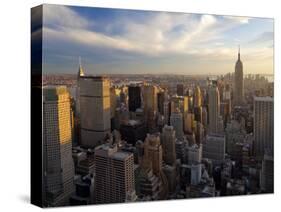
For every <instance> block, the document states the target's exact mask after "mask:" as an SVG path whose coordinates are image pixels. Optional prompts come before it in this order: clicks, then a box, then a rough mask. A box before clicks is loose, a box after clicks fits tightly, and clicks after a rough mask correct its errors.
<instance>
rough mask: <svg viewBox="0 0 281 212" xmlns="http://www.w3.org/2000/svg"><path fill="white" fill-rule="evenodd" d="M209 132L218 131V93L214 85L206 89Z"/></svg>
mask: <svg viewBox="0 0 281 212" xmlns="http://www.w3.org/2000/svg"><path fill="white" fill-rule="evenodd" d="M208 109H209V110H208V114H209V133H218V132H219V114H220V95H219V90H218V88H217V86H216V85H210V87H209V89H208Z"/></svg>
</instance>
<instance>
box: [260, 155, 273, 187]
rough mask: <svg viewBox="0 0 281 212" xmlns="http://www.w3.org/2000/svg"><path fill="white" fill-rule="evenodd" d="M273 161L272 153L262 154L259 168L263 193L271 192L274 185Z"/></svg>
mask: <svg viewBox="0 0 281 212" xmlns="http://www.w3.org/2000/svg"><path fill="white" fill-rule="evenodd" d="M273 169H274V161H273V156H272V153H270V154H267V153H265V154H264V158H263V160H262V169H261V190H262V191H263V192H265V193H272V192H273V189H274V186H273V183H274V174H273V173H274V171H273Z"/></svg>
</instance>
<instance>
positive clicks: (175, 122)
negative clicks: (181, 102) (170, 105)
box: [170, 109, 184, 139]
mask: <svg viewBox="0 0 281 212" xmlns="http://www.w3.org/2000/svg"><path fill="white" fill-rule="evenodd" d="M170 125H171V126H173V127H174V130H175V131H176V137H177V139H181V138H182V137H183V135H184V134H183V117H182V113H181V112H180V111H179V110H178V109H177V110H176V111H175V112H173V113H172V114H171V117H170Z"/></svg>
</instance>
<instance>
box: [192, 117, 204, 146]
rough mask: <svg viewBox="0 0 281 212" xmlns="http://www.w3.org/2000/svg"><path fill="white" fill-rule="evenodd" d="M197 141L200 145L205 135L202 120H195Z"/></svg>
mask: <svg viewBox="0 0 281 212" xmlns="http://www.w3.org/2000/svg"><path fill="white" fill-rule="evenodd" d="M194 133H195V141H196V143H197V144H198V145H199V144H201V142H202V140H203V136H204V126H203V124H202V123H201V122H198V121H195V129H194Z"/></svg>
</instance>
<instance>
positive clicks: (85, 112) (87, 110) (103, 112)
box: [80, 75, 111, 147]
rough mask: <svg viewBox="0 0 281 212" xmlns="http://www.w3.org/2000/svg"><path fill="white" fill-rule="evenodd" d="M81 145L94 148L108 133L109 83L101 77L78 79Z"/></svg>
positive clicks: (109, 126)
mask: <svg viewBox="0 0 281 212" xmlns="http://www.w3.org/2000/svg"><path fill="white" fill-rule="evenodd" d="M80 105H81V144H82V145H83V146H86V147H96V146H97V145H99V144H100V143H101V142H102V141H103V140H104V138H105V136H106V134H108V133H109V132H110V128H111V125H110V82H109V80H108V79H107V78H105V77H102V76H86V75H85V76H81V77H80Z"/></svg>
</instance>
